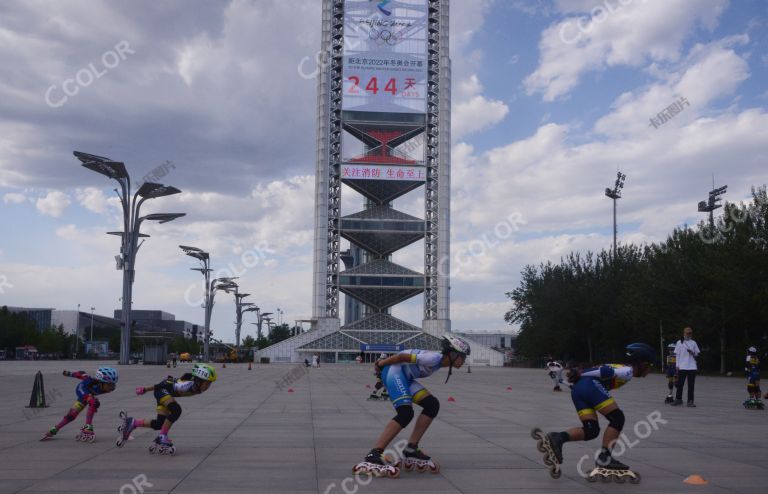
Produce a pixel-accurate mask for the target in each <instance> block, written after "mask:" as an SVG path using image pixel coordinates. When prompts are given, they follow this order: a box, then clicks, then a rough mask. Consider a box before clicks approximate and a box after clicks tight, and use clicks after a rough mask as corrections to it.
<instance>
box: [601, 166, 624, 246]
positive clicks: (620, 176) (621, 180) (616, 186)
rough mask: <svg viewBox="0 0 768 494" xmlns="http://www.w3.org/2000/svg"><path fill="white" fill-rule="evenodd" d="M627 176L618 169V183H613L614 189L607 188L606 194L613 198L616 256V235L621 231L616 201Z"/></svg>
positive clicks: (619, 196)
mask: <svg viewBox="0 0 768 494" xmlns="http://www.w3.org/2000/svg"><path fill="white" fill-rule="evenodd" d="M626 178H627V176H626V175H624V174H623V173H621V172H619V171H617V172H616V183H615V184H614V185H613V189H611V188H609V187H606V188H605V195H606V196H607V197H610V198H611V199H613V255H614V256H615V255H616V235H617V234H618V232H619V230H618V227H617V226H616V201H617V200H618V199H621V189H623V188H624V180H625V179H626Z"/></svg>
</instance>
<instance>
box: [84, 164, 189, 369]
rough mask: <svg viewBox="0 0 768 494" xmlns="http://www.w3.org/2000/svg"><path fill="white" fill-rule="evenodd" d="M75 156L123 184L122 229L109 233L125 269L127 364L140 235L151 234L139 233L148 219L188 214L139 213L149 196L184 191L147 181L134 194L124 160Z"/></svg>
mask: <svg viewBox="0 0 768 494" xmlns="http://www.w3.org/2000/svg"><path fill="white" fill-rule="evenodd" d="M74 155H75V157H76V158H77V159H79V160H80V162H81V163H82V165H83V166H84V167H85V168H88V169H89V170H92V171H95V172H96V173H100V174H102V175H105V176H107V177H109V178H111V179H113V180H115V181H117V182H118V183H119V184H120V189H121V190H120V191H118V190H117V189H115V192H117V196H118V197H119V198H120V204H121V206H122V209H123V231H121V232H108V233H109V234H110V235H118V236H120V237H121V239H122V242H121V246H120V255H118V256H115V260H116V261H117V269H119V270H122V271H123V297H122V302H123V307H122V312H121V315H122V319H123V320H122V322H121V334H120V363H121V364H128V363H129V362H130V356H131V304H132V301H133V281H134V279H135V277H136V253H137V252H138V250H139V248H140V247H141V245H142V244H143V243H144V240H142V241H141V243H139V242H138V240H139V238H147V237H149V235H144V234H142V233H141V232H140V229H141V224H142V223H143V222H144V221H145V220H147V221H157V222H160V223H168V222H169V221H173V220H175V219H176V218H181V217H182V216H185V215H186V213H155V214H148V215H146V216H139V211H140V210H141V205H142V204H144V201H146V200H147V199H155V198H157V197H164V196H170V195H173V194H178V193H179V192H181V191H180V190H179V189H177V188H176V187H171V186H169V185H163V184H157V183H151V182H147V183H144V184H142V185H141V187H139V190H137V191H136V193H135V194H133V197H131V177H130V175H129V174H128V170H126V168H125V164H124V163H122V162H120V161H114V160H111V159H109V158H105V157H103V156H97V155H95V154H88V153H82V152H80V151H75V152H74Z"/></svg>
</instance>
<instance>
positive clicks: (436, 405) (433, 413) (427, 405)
mask: <svg viewBox="0 0 768 494" xmlns="http://www.w3.org/2000/svg"><path fill="white" fill-rule="evenodd" d="M419 405H421V406H422V408H424V410H422V412H421V413H423V414H424V415H426V416H427V417H429V418H432V419H433V418H435V417H437V413H438V412H439V411H440V401H439V400H438V399H437V398H435V397H434V396H432V395H429V396H427V397H426V398H424V399H423V400H421V402H419Z"/></svg>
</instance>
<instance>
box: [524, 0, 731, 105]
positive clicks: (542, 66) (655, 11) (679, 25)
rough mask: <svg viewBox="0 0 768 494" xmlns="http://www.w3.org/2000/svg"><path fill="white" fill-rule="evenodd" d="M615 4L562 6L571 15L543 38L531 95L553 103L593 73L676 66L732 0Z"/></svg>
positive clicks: (528, 84) (529, 80) (531, 77)
mask: <svg viewBox="0 0 768 494" xmlns="http://www.w3.org/2000/svg"><path fill="white" fill-rule="evenodd" d="M606 3H607V2H606ZM611 5H613V8H612V9H606V8H605V6H604V4H603V3H601V2H596V1H595V2H593V1H582V2H578V3H577V2H561V3H560V4H558V6H559V7H560V9H561V11H562V12H563V13H566V14H571V15H570V16H569V17H567V18H566V19H564V20H562V21H560V22H558V23H555V24H552V25H551V26H550V27H549V28H547V29H546V30H545V31H544V32H543V33H542V36H541V40H540V42H539V50H540V53H541V55H540V59H539V66H538V67H537V68H536V70H535V71H534V72H533V73H532V74H530V75H529V76H528V77H527V78H526V79H525V86H526V89H527V91H528V94H534V93H542V94H543V98H544V100H545V101H553V100H555V99H557V98H562V97H565V96H567V95H568V93H569V92H570V91H571V90H572V89H573V88H574V87H575V86H576V85H577V84H578V83H579V81H580V79H581V77H582V76H583V75H584V74H585V73H587V72H590V71H602V70H604V69H606V68H607V67H614V66H621V65H628V66H633V67H638V66H642V65H643V64H645V63H647V62H648V61H652V62H675V61H677V60H678V59H679V58H680V57H681V48H682V45H683V41H684V40H685V39H686V38H687V37H688V35H689V34H690V33H691V32H692V31H693V30H694V29H695V28H696V26H698V25H701V26H703V27H704V28H706V29H710V30H711V29H713V28H714V27H715V26H716V24H717V20H718V18H719V17H720V14H721V13H722V12H723V11H724V10H725V8H726V7H727V6H728V0H670V1H665V2H645V1H643V2H640V1H635V2H631V3H627V4H626V5H624V4H623V3H620V4H611ZM585 15H586V17H585Z"/></svg>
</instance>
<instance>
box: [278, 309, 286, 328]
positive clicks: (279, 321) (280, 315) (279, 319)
mask: <svg viewBox="0 0 768 494" xmlns="http://www.w3.org/2000/svg"><path fill="white" fill-rule="evenodd" d="M283 314H285V312H283V310H282V309H280V307H278V308H277V325H278V326H280V325H281V324H283Z"/></svg>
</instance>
